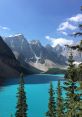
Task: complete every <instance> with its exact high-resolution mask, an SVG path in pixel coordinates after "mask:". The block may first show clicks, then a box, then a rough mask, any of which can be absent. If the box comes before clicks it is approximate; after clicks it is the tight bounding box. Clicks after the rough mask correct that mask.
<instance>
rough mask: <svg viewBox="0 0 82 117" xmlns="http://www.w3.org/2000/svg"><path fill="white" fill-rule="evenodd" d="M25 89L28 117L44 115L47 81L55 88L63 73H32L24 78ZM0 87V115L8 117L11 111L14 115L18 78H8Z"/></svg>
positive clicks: (42, 116) (0, 116)
mask: <svg viewBox="0 0 82 117" xmlns="http://www.w3.org/2000/svg"><path fill="white" fill-rule="evenodd" d="M24 80H25V83H26V84H25V91H26V95H27V103H28V117H45V112H46V111H47V109H48V99H49V94H48V90H49V83H50V81H53V86H54V89H56V88H57V82H58V80H61V82H63V80H64V74H59V75H50V74H47V75H46V74H42V75H32V76H27V77H25V78H24ZM3 84H4V85H3V86H2V87H1V88H0V117H10V115H11V113H12V114H13V117H15V116H14V115H15V112H16V110H15V107H16V102H17V98H16V93H17V87H18V79H17V78H13V80H11V79H8V80H7V81H6V82H4V83H3Z"/></svg>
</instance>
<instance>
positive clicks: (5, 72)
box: [0, 37, 19, 77]
mask: <svg viewBox="0 0 82 117" xmlns="http://www.w3.org/2000/svg"><path fill="white" fill-rule="evenodd" d="M18 66H19V62H18V61H17V60H16V58H15V56H14V54H13V52H12V51H11V49H10V48H9V47H8V46H7V44H6V43H5V42H4V41H3V39H2V37H0V77H15V76H17V75H19V71H17V70H16V67H18Z"/></svg>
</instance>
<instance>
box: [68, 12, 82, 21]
mask: <svg viewBox="0 0 82 117" xmlns="http://www.w3.org/2000/svg"><path fill="white" fill-rule="evenodd" d="M68 21H71V22H82V14H77V15H76V16H73V17H70V18H68Z"/></svg>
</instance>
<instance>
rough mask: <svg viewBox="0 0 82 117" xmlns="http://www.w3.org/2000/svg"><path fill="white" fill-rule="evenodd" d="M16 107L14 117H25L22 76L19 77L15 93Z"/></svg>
mask: <svg viewBox="0 0 82 117" xmlns="http://www.w3.org/2000/svg"><path fill="white" fill-rule="evenodd" d="M17 98H18V102H17V106H16V109H17V110H16V114H15V116H16V117H27V113H26V111H27V107H28V106H27V103H26V93H25V91H24V79H23V74H21V75H20V82H19V88H18V93H17Z"/></svg>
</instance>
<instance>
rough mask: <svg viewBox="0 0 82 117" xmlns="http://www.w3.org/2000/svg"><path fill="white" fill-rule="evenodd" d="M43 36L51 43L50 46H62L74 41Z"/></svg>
mask: <svg viewBox="0 0 82 117" xmlns="http://www.w3.org/2000/svg"><path fill="white" fill-rule="evenodd" d="M45 38H46V39H47V40H49V41H50V43H51V44H52V47H55V46H56V45H58V44H59V45H61V46H64V45H66V44H69V45H72V44H73V43H74V41H73V40H69V39H65V38H52V37H50V36H45Z"/></svg>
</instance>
